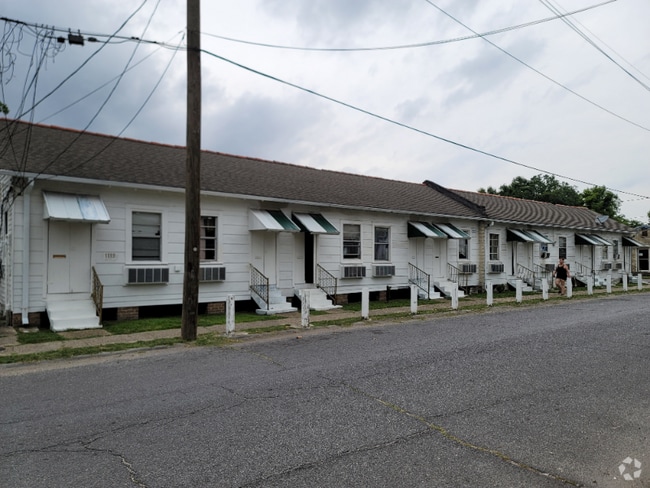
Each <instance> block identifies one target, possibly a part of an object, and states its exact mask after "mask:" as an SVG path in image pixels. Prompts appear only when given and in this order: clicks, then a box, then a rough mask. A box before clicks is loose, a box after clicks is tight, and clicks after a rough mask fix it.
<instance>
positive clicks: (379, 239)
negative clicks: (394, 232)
mask: <svg viewBox="0 0 650 488" xmlns="http://www.w3.org/2000/svg"><path fill="white" fill-rule="evenodd" d="M375 261H390V228H389V227H375Z"/></svg>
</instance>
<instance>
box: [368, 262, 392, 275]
mask: <svg viewBox="0 0 650 488" xmlns="http://www.w3.org/2000/svg"><path fill="white" fill-rule="evenodd" d="M372 275H373V276H375V277H378V278H380V277H383V276H394V275H395V266H394V265H386V264H383V265H378V266H373V267H372Z"/></svg>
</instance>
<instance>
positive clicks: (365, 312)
mask: <svg viewBox="0 0 650 488" xmlns="http://www.w3.org/2000/svg"><path fill="white" fill-rule="evenodd" d="M361 318H362V319H363V320H368V319H369V318H370V291H369V290H368V288H363V289H362V290H361Z"/></svg>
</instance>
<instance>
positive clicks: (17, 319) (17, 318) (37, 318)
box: [9, 312, 41, 327]
mask: <svg viewBox="0 0 650 488" xmlns="http://www.w3.org/2000/svg"><path fill="white" fill-rule="evenodd" d="M10 315H11V318H10V320H9V323H10V324H11V325H12V327H20V326H22V325H23V314H21V313H10ZM27 322H28V323H29V325H30V326H32V327H40V325H41V313H40V312H31V313H28V314H27Z"/></svg>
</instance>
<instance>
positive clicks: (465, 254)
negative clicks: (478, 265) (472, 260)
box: [458, 239, 469, 259]
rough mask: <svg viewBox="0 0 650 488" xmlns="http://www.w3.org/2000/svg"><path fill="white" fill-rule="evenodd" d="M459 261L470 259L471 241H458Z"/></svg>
mask: <svg viewBox="0 0 650 488" xmlns="http://www.w3.org/2000/svg"><path fill="white" fill-rule="evenodd" d="M458 259H469V239H458Z"/></svg>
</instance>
